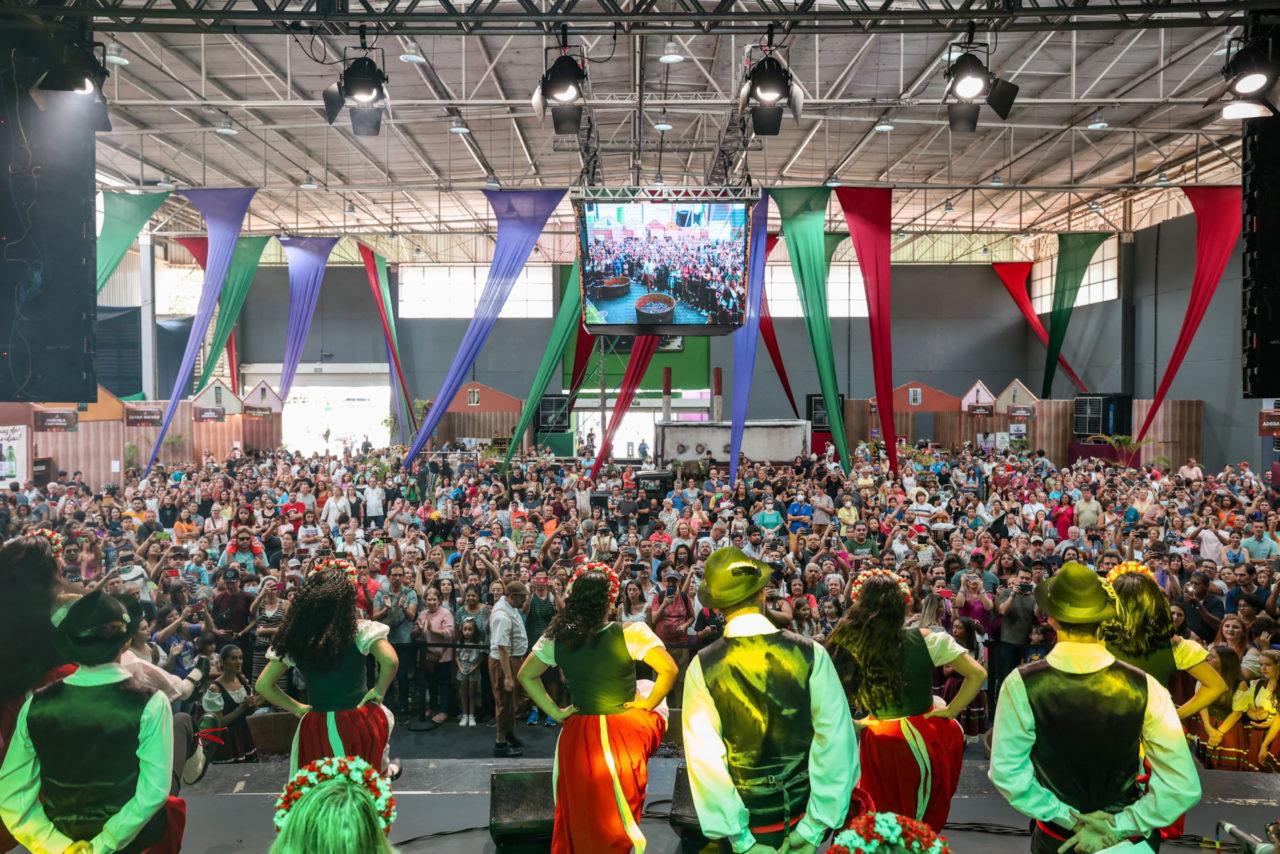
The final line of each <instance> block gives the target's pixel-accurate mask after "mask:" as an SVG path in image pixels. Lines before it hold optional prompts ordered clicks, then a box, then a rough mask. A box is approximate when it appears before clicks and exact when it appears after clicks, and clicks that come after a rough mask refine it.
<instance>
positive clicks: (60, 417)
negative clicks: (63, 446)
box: [32, 409, 80, 433]
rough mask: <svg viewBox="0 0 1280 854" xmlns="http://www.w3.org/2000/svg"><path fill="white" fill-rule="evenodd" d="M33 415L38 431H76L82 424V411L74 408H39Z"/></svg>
mask: <svg viewBox="0 0 1280 854" xmlns="http://www.w3.org/2000/svg"><path fill="white" fill-rule="evenodd" d="M32 415H33V416H34V420H35V425H36V432H37V433H74V432H76V430H77V429H78V428H79V426H80V413H78V412H76V411H75V410H74V409H37V410H35V412H33V413H32Z"/></svg>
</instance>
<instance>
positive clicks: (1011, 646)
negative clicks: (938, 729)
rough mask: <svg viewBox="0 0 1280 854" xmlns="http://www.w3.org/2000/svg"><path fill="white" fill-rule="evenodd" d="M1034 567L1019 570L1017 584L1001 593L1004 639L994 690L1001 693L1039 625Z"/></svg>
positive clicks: (997, 659)
mask: <svg viewBox="0 0 1280 854" xmlns="http://www.w3.org/2000/svg"><path fill="white" fill-rule="evenodd" d="M1031 579H1032V571H1031V569H1019V570H1018V572H1017V574H1016V575H1015V577H1014V579H1013V582H1014V583H1013V586H1012V587H1009V588H1004V589H1003V590H1001V591H1000V592H999V600H998V604H997V605H996V611H997V612H998V613H999V614H1000V640H999V641H998V642H997V643H996V646H995V650H994V651H993V655H992V659H993V660H992V668H991V669H992V673H991V682H992V688H991V690H992V692H993V693H995V694H996V695H997V696H998V695H999V693H1000V684H1001V683H1002V682H1003V681H1004V680H1005V677H1007V676H1008V675H1009V673H1010V672H1011V671H1012V670H1013V669H1014V668H1015V667H1017V666H1018V665H1019V664H1021V663H1022V657H1023V655H1024V654H1025V653H1026V651H1027V644H1029V643H1030V642H1031V627H1032V626H1034V625H1035V624H1036V599H1035V596H1034V595H1033V591H1034V589H1035V585H1033V584H1032V581H1031Z"/></svg>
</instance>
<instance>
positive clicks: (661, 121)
mask: <svg viewBox="0 0 1280 854" xmlns="http://www.w3.org/2000/svg"><path fill="white" fill-rule="evenodd" d="M671 128H672V124H671V120H670V119H668V118H667V112H666V110H663V111H662V115H660V116H658V120H657V121H656V122H654V123H653V129H654V130H656V131H657V132H658V133H667V132H668V131H670V130H671Z"/></svg>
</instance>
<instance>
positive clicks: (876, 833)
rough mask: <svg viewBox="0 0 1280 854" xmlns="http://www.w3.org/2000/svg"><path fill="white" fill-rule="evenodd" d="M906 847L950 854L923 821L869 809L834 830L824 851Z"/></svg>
mask: <svg viewBox="0 0 1280 854" xmlns="http://www.w3.org/2000/svg"><path fill="white" fill-rule="evenodd" d="M899 850H901V851H909V852H911V854H951V849H950V848H948V847H947V841H946V840H945V839H943V838H942V837H941V836H938V835H937V834H936V833H934V832H933V830H932V829H931V828H930V827H929V825H927V824H925V823H924V822H920V821H916V820H915V819H913V818H907V817H906V816H905V815H897V814H895V813H891V812H873V813H867V814H865V815H862V816H859V817H858V818H856V819H854V820H853V823H852V824H851V825H850V826H849V829H848V830H842V831H841V832H840V833H838V834H836V838H835V841H834V842H833V843H831V848H830V849H829V851H828V854H877V852H890V851H899Z"/></svg>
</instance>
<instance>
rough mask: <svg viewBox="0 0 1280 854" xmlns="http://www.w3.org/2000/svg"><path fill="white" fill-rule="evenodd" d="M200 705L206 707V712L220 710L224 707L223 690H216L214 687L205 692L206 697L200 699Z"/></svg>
mask: <svg viewBox="0 0 1280 854" xmlns="http://www.w3.org/2000/svg"><path fill="white" fill-rule="evenodd" d="M200 705H201V706H203V707H204V710H205V711H206V712H220V711H222V709H223V708H224V703H223V702H222V690H221V688H220V687H219V689H218V690H216V691H215V690H214V689H213V688H212V687H210V688H209V690H208V691H205V692H204V697H203V698H202V699H201V700H200Z"/></svg>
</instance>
